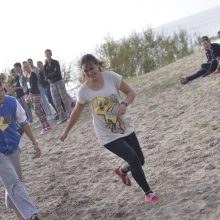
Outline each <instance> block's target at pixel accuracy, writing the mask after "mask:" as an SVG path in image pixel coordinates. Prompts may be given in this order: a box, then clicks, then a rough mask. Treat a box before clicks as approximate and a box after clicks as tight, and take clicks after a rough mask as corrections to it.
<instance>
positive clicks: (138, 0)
mask: <svg viewBox="0 0 220 220" xmlns="http://www.w3.org/2000/svg"><path fill="white" fill-rule="evenodd" d="M219 5H220V1H219V0H7V1H6V0H5V1H1V2H0V10H1V12H0V28H1V38H0V71H2V70H4V68H12V67H13V63H15V62H22V61H24V60H27V58H32V59H33V60H34V62H36V61H38V60H42V61H44V59H45V57H44V51H45V49H47V48H49V49H51V50H52V52H53V58H54V59H58V60H60V61H61V62H65V63H68V62H71V61H73V60H77V59H79V58H80V57H81V56H82V55H83V54H84V53H94V51H95V49H96V48H97V47H98V46H99V45H101V44H102V43H104V41H105V38H106V37H107V36H111V37H113V38H114V39H120V38H122V37H126V36H128V35H129V34H130V33H131V32H132V31H137V32H139V31H140V32H141V31H142V30H144V29H146V28H147V27H151V28H154V27H158V26H160V25H163V24H166V23H169V22H172V21H175V20H177V19H180V18H183V17H186V16H189V15H193V14H195V13H199V12H201V11H205V10H207V9H210V8H213V7H216V6H219Z"/></svg>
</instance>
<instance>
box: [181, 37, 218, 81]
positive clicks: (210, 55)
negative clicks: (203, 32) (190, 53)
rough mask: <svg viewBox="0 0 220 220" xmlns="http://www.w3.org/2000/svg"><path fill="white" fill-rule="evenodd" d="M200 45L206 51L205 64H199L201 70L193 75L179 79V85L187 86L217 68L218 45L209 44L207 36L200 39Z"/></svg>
mask: <svg viewBox="0 0 220 220" xmlns="http://www.w3.org/2000/svg"><path fill="white" fill-rule="evenodd" d="M202 45H203V47H204V49H205V51H206V57H207V62H206V63H203V64H201V68H200V69H199V70H198V71H197V72H196V73H195V74H193V75H191V76H187V77H181V78H180V83H181V84H183V85H184V84H187V83H188V82H190V81H192V80H194V79H197V78H198V77H200V76H202V77H205V76H208V75H209V74H211V73H212V72H214V71H216V69H217V67H218V59H219V58H220V45H219V44H217V43H211V41H210V39H209V38H208V37H207V36H203V37H202Z"/></svg>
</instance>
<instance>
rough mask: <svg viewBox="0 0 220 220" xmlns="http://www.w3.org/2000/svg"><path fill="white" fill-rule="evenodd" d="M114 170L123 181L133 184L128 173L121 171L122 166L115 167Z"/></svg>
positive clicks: (126, 183) (129, 184) (128, 184)
mask: <svg viewBox="0 0 220 220" xmlns="http://www.w3.org/2000/svg"><path fill="white" fill-rule="evenodd" d="M114 171H115V173H116V174H117V175H118V176H119V177H120V178H121V180H122V182H123V183H124V184H125V185H127V186H131V181H130V179H129V177H128V175H127V174H125V173H123V172H122V171H121V168H120V167H118V168H117V169H115V170H114Z"/></svg>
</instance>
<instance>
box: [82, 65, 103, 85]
mask: <svg viewBox="0 0 220 220" xmlns="http://www.w3.org/2000/svg"><path fill="white" fill-rule="evenodd" d="M82 71H83V73H84V74H85V76H86V79H88V80H92V81H93V80H96V79H97V77H98V75H99V73H100V70H99V65H97V64H94V63H87V64H83V65H82Z"/></svg>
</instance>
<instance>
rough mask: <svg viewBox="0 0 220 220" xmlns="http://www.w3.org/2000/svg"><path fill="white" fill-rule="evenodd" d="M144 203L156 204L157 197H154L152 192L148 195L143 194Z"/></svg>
mask: <svg viewBox="0 0 220 220" xmlns="http://www.w3.org/2000/svg"><path fill="white" fill-rule="evenodd" d="M144 201H145V202H157V201H159V197H158V196H156V194H155V193H154V192H150V193H147V194H145V197H144Z"/></svg>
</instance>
